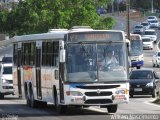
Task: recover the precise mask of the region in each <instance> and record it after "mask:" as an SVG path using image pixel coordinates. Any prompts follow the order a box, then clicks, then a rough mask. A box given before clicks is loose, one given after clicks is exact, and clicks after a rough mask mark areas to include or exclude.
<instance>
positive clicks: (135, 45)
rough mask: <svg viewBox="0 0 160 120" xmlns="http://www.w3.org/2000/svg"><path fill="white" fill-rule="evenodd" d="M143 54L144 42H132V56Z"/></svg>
mask: <svg viewBox="0 0 160 120" xmlns="http://www.w3.org/2000/svg"><path fill="white" fill-rule="evenodd" d="M142 54H143V43H142V40H131V56H138V55H142Z"/></svg>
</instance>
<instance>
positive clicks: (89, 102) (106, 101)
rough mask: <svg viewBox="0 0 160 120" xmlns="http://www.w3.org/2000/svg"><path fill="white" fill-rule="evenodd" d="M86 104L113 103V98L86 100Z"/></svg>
mask: <svg viewBox="0 0 160 120" xmlns="http://www.w3.org/2000/svg"><path fill="white" fill-rule="evenodd" d="M84 103H85V104H107V103H112V100H110V99H94V100H92V99H90V100H86V101H85V102H84Z"/></svg>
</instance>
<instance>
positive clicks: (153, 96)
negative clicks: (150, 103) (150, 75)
mask: <svg viewBox="0 0 160 120" xmlns="http://www.w3.org/2000/svg"><path fill="white" fill-rule="evenodd" d="M155 97H157V92H156V89H154V90H153V93H152V98H155Z"/></svg>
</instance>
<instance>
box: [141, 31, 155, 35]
mask: <svg viewBox="0 0 160 120" xmlns="http://www.w3.org/2000/svg"><path fill="white" fill-rule="evenodd" d="M144 35H156V32H154V31H145V32H144Z"/></svg>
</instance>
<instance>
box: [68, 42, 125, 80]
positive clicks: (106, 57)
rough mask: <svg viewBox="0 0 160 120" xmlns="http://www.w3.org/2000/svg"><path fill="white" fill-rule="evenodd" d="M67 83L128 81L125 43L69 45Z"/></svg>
mask: <svg viewBox="0 0 160 120" xmlns="http://www.w3.org/2000/svg"><path fill="white" fill-rule="evenodd" d="M66 64H67V79H66V82H107V81H119V80H123V81H125V80H127V66H126V65H127V56H126V46H125V44H124V43H104V44H103V43H98V44H97V43H69V44H68V45H67V63H66Z"/></svg>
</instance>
